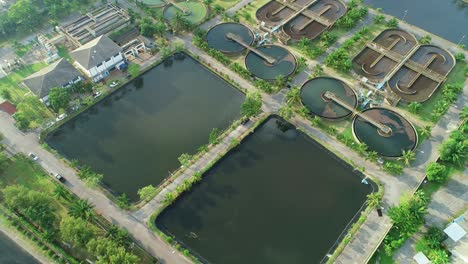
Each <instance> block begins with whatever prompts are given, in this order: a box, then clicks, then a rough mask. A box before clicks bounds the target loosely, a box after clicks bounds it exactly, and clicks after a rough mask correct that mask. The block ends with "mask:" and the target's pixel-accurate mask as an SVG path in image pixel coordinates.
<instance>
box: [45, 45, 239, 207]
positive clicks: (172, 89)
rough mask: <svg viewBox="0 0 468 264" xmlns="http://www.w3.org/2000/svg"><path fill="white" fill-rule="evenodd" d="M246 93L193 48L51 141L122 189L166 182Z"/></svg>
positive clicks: (133, 193)
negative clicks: (182, 157)
mask: <svg viewBox="0 0 468 264" xmlns="http://www.w3.org/2000/svg"><path fill="white" fill-rule="evenodd" d="M243 100H244V95H243V94H242V93H241V92H239V91H238V90H237V89H235V88H234V87H232V86H231V85H230V84H228V83H227V82H225V81H224V80H222V79H221V78H219V77H218V76H217V75H215V74H214V73H212V72H211V71H209V70H208V69H207V68H205V67H204V66H202V65H201V64H199V63H198V62H197V61H195V60H194V59H192V58H191V57H190V56H188V55H186V54H185V53H182V54H179V55H178V56H176V57H171V58H169V59H167V60H165V61H164V62H163V63H161V64H159V65H158V66H156V67H154V68H153V69H151V70H149V71H148V72H146V73H145V74H143V75H142V76H141V77H140V78H138V79H136V80H134V81H132V82H131V83H129V84H128V85H126V86H124V87H122V88H120V89H119V90H118V91H116V92H115V93H113V94H112V95H110V96H108V97H107V98H106V99H104V100H103V101H102V102H100V103H98V104H97V105H95V106H93V107H92V108H90V109H88V110H87V111H85V112H83V113H82V114H80V115H79V116H78V117H77V118H75V119H73V120H71V121H69V122H67V123H66V124H64V125H63V126H61V127H60V128H59V129H58V130H56V131H55V132H54V133H52V134H51V135H50V136H49V137H48V138H47V140H46V141H47V143H48V144H49V145H50V146H51V147H52V148H54V149H56V150H58V152H59V153H61V154H62V155H64V156H65V157H67V158H68V159H69V160H72V159H77V160H79V161H80V163H82V164H87V165H89V166H91V168H92V169H93V170H94V171H96V172H98V173H102V174H104V180H103V181H104V184H105V185H107V186H108V187H109V188H110V189H111V190H113V191H114V192H115V193H116V194H121V193H126V194H127V195H128V196H129V197H130V199H132V200H137V199H138V196H137V190H138V189H139V188H141V187H144V186H146V185H149V184H152V185H158V184H159V183H160V182H162V181H163V179H165V178H166V177H168V176H169V175H170V172H172V171H174V170H176V169H177V168H178V167H179V165H180V164H179V161H178V159H177V158H178V157H179V156H180V155H181V154H182V153H191V154H193V153H195V152H196V151H197V148H198V147H200V146H202V145H204V144H207V143H208V137H209V134H210V132H211V130H212V129H213V128H219V129H225V128H227V127H228V126H229V125H230V124H231V122H232V121H234V120H236V119H238V118H239V116H240V105H241V104H242V102H243Z"/></svg>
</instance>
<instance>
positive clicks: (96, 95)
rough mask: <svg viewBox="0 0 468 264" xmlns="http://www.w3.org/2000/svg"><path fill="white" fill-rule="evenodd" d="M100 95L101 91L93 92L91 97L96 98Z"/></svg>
mask: <svg viewBox="0 0 468 264" xmlns="http://www.w3.org/2000/svg"><path fill="white" fill-rule="evenodd" d="M100 95H101V92H96V93H94V94H93V97H94V98H98V97H99V96H100Z"/></svg>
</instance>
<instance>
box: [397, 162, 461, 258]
mask: <svg viewBox="0 0 468 264" xmlns="http://www.w3.org/2000/svg"><path fill="white" fill-rule="evenodd" d="M466 175H468V168H467V169H465V171H464V172H462V173H458V174H456V175H453V176H452V177H451V178H450V180H449V181H448V182H447V184H446V185H444V186H443V187H442V188H441V189H440V190H438V191H437V192H436V193H434V195H433V196H432V199H431V202H430V203H429V206H428V210H427V215H426V216H425V221H426V223H425V227H431V226H436V227H438V228H440V229H444V228H445V227H446V224H447V223H448V222H449V221H450V220H451V219H453V217H456V216H457V215H456V214H458V213H460V211H462V210H464V209H466V208H467V206H468V188H467V186H468V177H467V176H466ZM420 237H421V234H415V235H413V236H412V237H411V238H410V239H408V240H407V241H406V243H405V244H403V246H402V247H401V248H400V249H399V250H398V251H397V252H396V253H395V255H394V256H393V258H394V260H395V261H397V262H398V263H402V264H405V263H408V264H409V263H412V258H413V256H414V255H415V254H416V253H417V251H416V250H415V245H416V242H417V241H418V240H419V238H420Z"/></svg>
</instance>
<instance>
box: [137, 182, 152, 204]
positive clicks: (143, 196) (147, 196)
mask: <svg viewBox="0 0 468 264" xmlns="http://www.w3.org/2000/svg"><path fill="white" fill-rule="evenodd" d="M155 195H156V188H155V187H154V186H153V185H148V186H145V187H143V188H141V189H139V190H138V196H140V200H144V201H149V200H151V199H152V198H153V197H154V196H155Z"/></svg>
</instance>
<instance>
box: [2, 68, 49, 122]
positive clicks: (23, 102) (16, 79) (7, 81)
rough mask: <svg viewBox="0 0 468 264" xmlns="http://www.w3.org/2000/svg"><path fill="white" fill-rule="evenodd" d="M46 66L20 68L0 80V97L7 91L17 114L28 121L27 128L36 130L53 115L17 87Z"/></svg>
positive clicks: (24, 90) (25, 91) (33, 97)
mask: <svg viewBox="0 0 468 264" xmlns="http://www.w3.org/2000/svg"><path fill="white" fill-rule="evenodd" d="M45 66H47V64H45V63H42V62H41V63H36V64H31V65H27V66H24V67H21V68H20V69H18V70H16V71H15V72H13V73H10V74H9V75H8V76H6V77H4V78H1V79H0V96H1V95H4V93H5V92H4V90H6V91H8V93H9V95H10V98H5V99H8V100H10V101H11V102H12V103H13V104H15V105H16V107H17V109H18V112H20V113H23V114H24V115H25V116H27V117H28V118H29V119H30V124H29V128H36V127H38V126H40V124H41V123H42V122H43V121H44V120H45V119H47V118H51V117H52V116H53V115H52V113H51V112H50V110H49V109H48V108H47V107H45V106H44V104H42V103H41V102H40V101H39V99H38V98H37V97H36V96H35V95H33V94H28V93H30V91H29V90H28V89H26V88H24V87H22V86H20V85H19V83H21V81H22V80H23V79H24V78H25V77H27V76H29V75H31V74H32V73H34V72H37V71H39V70H40V69H42V68H44V67H45Z"/></svg>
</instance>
